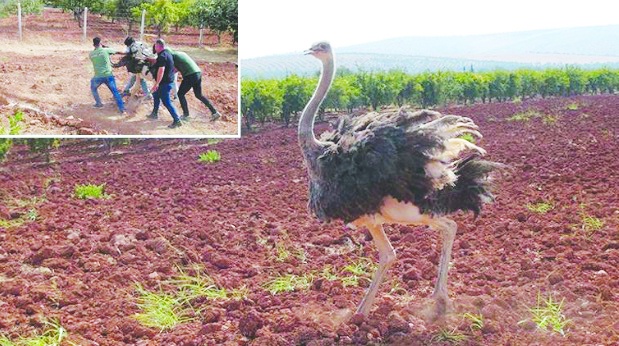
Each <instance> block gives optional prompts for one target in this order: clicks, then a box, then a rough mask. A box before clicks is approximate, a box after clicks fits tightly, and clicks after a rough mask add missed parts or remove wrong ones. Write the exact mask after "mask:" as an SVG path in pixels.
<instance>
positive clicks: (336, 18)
mask: <svg viewBox="0 0 619 346" xmlns="http://www.w3.org/2000/svg"><path fill="white" fill-rule="evenodd" d="M365 4H367V5H365ZM618 9H619V3H616V1H609V0H587V1H583V0H570V1H567V0H560V1H555V0H515V1H514V0H504V1H501V0H494V1H488V0H466V1H465V0H429V1H415V0H409V1H404V0H375V1H363V0H239V26H240V27H239V57H240V58H241V59H249V58H255V57H260V56H268V55H276V54H286V53H296V52H298V53H299V54H302V52H303V51H304V50H306V49H308V48H309V47H310V46H311V45H312V43H314V42H318V41H323V40H326V41H329V42H330V43H331V45H332V46H333V47H336V48H337V47H346V46H350V45H353V44H360V43H367V42H373V41H379V40H382V39H388V38H396V37H406V36H454V35H476V34H493V33H503V32H515V31H527V30H538V29H556V28H568V27H581V26H596V25H616V24H619V11H617V10H618ZM613 44H619V42H614V43H613Z"/></svg>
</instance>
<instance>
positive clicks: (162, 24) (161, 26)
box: [131, 0, 182, 37]
mask: <svg viewBox="0 0 619 346" xmlns="http://www.w3.org/2000/svg"><path fill="white" fill-rule="evenodd" d="M181 8H182V7H180V6H179V5H178V3H175V2H173V1H172V0H154V1H153V2H151V3H143V4H142V5H140V6H139V7H134V8H132V9H131V12H132V13H133V16H134V17H136V18H139V17H141V16H142V10H143V9H144V10H146V16H147V18H148V20H149V22H150V23H151V24H152V25H153V26H154V27H155V30H157V36H158V37H161V34H162V33H165V32H167V31H168V30H169V28H170V26H171V25H173V24H174V23H176V22H177V21H179V20H180V18H181Z"/></svg>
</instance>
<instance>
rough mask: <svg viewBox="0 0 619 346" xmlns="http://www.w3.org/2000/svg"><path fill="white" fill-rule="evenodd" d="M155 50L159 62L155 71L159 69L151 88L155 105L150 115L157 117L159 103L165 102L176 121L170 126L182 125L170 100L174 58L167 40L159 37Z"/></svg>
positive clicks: (152, 117) (150, 116)
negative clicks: (166, 44) (168, 47)
mask: <svg viewBox="0 0 619 346" xmlns="http://www.w3.org/2000/svg"><path fill="white" fill-rule="evenodd" d="M155 51H156V52H157V54H158V56H157V62H156V63H155V71H157V72H156V73H157V74H156V76H155V85H154V86H153V87H152V89H151V92H152V94H153V97H154V101H155V105H154V107H153V111H152V113H151V114H150V115H149V116H148V117H149V118H151V119H157V112H158V111H159V104H160V102H163V105H164V106H165V108H167V109H168V111H169V112H170V114H171V115H172V118H173V119H174V122H173V123H172V124H170V126H168V127H169V128H175V127H179V126H181V121H180V119H179V118H178V113H177V112H176V108H174V105H173V104H172V100H170V90H172V84H173V81H174V59H173V58H172V54H170V51H169V50H167V49H166V48H165V42H164V41H163V40H162V39H158V40H157V41H156V42H155Z"/></svg>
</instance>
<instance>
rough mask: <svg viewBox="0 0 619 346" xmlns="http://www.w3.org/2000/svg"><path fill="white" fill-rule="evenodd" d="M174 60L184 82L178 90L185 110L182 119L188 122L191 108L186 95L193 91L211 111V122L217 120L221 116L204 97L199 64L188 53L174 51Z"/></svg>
mask: <svg viewBox="0 0 619 346" xmlns="http://www.w3.org/2000/svg"><path fill="white" fill-rule="evenodd" d="M172 58H173V59H174V67H175V68H176V69H177V70H178V72H180V73H181V75H182V76H183V81H182V82H181V85H180V86H179V88H178V99H179V101H180V102H181V107H182V108H183V118H182V119H183V120H187V119H188V118H189V107H187V99H186V98H185V94H187V92H189V90H190V89H193V93H194V95H196V97H197V98H198V100H200V101H202V103H203V104H204V105H205V106H206V107H208V109H209V110H210V111H211V114H212V115H211V120H212V121H215V120H217V119H218V118H219V117H220V116H221V114H219V112H218V111H217V110H216V109H215V107H213V105H212V104H211V102H210V101H209V100H208V99H207V98H206V97H205V96H204V95H202V71H200V67H199V66H198V64H196V62H195V61H194V60H193V59H192V58H191V57H190V56H189V55H187V53H185V52H181V51H172Z"/></svg>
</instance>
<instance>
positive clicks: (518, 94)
mask: <svg viewBox="0 0 619 346" xmlns="http://www.w3.org/2000/svg"><path fill="white" fill-rule="evenodd" d="M317 83H318V77H317V76H314V77H300V76H297V75H294V74H293V75H289V76H287V77H286V78H283V79H244V80H242V82H241V112H242V114H243V115H244V117H245V122H246V126H247V128H248V129H250V128H251V124H252V123H254V122H256V121H257V122H260V123H264V122H266V121H283V122H284V123H285V124H286V126H287V125H288V124H289V123H290V121H291V120H292V119H293V118H294V117H295V116H296V115H298V114H299V112H301V111H302V110H303V108H304V106H305V104H306V103H307V101H308V100H309V98H310V97H311V94H312V92H313V90H314V88H315V87H316V84H317ZM616 90H619V70H616V69H609V68H600V69H595V70H585V69H582V68H579V67H576V66H565V67H563V68H549V69H544V70H533V69H519V70H515V71H503V70H497V71H488V72H466V71H465V72H451V71H438V72H425V73H420V74H407V73H405V72H403V71H400V70H392V71H387V72H368V71H360V72H356V73H352V72H351V71H350V70H347V69H343V70H342V71H338V73H337V75H336V77H335V79H334V81H333V84H332V85H331V90H330V91H329V93H328V94H327V97H326V99H325V101H324V102H323V104H322V106H321V108H320V110H319V116H320V115H321V114H322V113H324V112H325V110H327V109H329V110H333V111H336V112H337V111H342V110H346V111H348V112H352V110H354V109H357V108H370V109H374V110H378V109H380V108H381V107H385V106H390V105H397V106H402V105H404V104H412V105H415V106H420V107H423V108H428V107H435V106H440V105H447V104H454V103H455V104H469V103H474V102H483V103H486V102H493V101H498V102H504V101H514V100H525V99H530V98H536V97H541V98H546V97H550V96H573V95H583V94H598V93H614V92H615V91H616Z"/></svg>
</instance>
